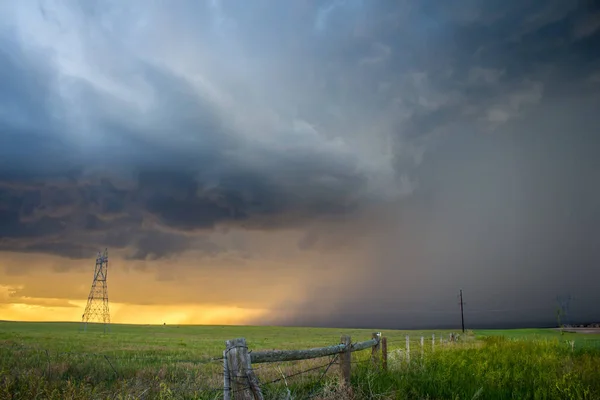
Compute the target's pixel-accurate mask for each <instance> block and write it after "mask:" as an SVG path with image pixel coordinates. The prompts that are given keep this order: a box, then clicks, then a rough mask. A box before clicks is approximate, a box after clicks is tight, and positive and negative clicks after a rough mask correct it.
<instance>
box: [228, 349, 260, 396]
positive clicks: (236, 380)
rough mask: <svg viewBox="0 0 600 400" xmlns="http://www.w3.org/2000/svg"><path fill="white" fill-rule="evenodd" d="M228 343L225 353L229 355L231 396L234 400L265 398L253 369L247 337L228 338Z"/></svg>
mask: <svg viewBox="0 0 600 400" xmlns="http://www.w3.org/2000/svg"><path fill="white" fill-rule="evenodd" d="M226 345H227V349H226V350H225V353H226V355H227V369H228V371H229V381H230V382H229V383H230V385H229V386H230V388H231V389H230V390H229V392H230V394H231V397H230V398H231V399H233V400H263V395H262V391H261V390H260V386H259V385H258V379H257V378H256V375H255V374H254V371H252V365H251V363H250V356H249V355H248V346H246V339H244V338H238V339H233V340H228V341H227V342H226ZM232 376H233V379H232ZM231 383H233V384H231Z"/></svg>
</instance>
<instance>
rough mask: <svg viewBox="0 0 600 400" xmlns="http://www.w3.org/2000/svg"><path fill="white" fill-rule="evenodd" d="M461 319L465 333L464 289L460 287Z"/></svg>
mask: <svg viewBox="0 0 600 400" xmlns="http://www.w3.org/2000/svg"><path fill="white" fill-rule="evenodd" d="M460 321H461V323H462V332H463V333H465V313H464V312H463V298H462V289H460Z"/></svg>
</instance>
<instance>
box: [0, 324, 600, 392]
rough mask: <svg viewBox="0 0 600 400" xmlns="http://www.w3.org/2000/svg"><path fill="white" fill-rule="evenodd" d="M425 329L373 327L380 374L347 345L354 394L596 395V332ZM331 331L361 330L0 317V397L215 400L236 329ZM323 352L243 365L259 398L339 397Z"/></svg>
mask: <svg viewBox="0 0 600 400" xmlns="http://www.w3.org/2000/svg"><path fill="white" fill-rule="evenodd" d="M432 333H433V332H432V331H422V332H417V331H383V334H384V336H386V337H387V338H388V343H389V353H390V354H389V370H388V372H385V373H384V372H381V371H376V370H374V369H373V368H372V367H371V366H370V364H369V363H368V362H365V361H367V360H368V356H369V351H368V350H367V351H363V352H357V353H353V366H352V368H353V370H352V391H353V396H354V398H356V399H375V398H377V399H453V400H455V399H473V398H479V399H600V336H599V335H582V334H564V335H560V333H558V332H555V331H553V330H543V329H538V330H511V331H478V332H476V335H475V337H474V338H473V337H470V338H468V339H469V340H464V341H461V342H459V343H456V344H452V345H449V344H445V345H443V346H440V344H439V336H440V333H443V334H444V336H445V337H446V339H447V334H448V332H440V331H435V334H436V343H435V344H433V343H432V341H431V334H432ZM342 334H349V335H351V336H352V339H353V341H363V340H367V339H369V338H370V336H371V330H352V329H350V330H347V329H316V328H315V329H313V328H276V327H222V326H206V327H200V326H182V327H177V326H127V325H113V326H112V329H111V332H110V333H109V334H103V333H102V331H101V330H98V329H97V328H96V329H92V330H90V331H88V332H81V331H80V326H79V324H70V323H12V322H0V398H1V399H33V398H38V399H134V398H147V399H154V398H159V399H194V398H195V399H219V398H222V385H223V377H222V364H221V360H220V358H221V356H222V352H223V350H224V341H225V340H227V339H232V338H235V337H245V338H246V339H247V341H248V345H249V347H250V349H251V350H265V349H300V348H310V347H318V346H326V345H331V344H335V343H337V342H338V341H339V337H340V336H341V335H342ZM407 334H408V335H410V349H411V351H410V362H408V361H407V356H406V351H405V346H406V340H405V335H407ZM421 336H424V338H425V342H424V346H423V349H422V350H421V346H420V337H421ZM465 339H467V338H465ZM331 361H332V360H330V359H329V358H325V359H318V360H307V361H299V362H292V363H281V364H259V365H256V366H255V367H256V372H257V375H258V377H259V380H260V382H261V383H263V384H264V385H263V390H264V393H265V396H266V397H267V398H281V399H283V398H285V396H286V394H287V393H288V390H289V392H290V393H291V395H292V398H295V399H305V398H314V399H319V398H321V399H324V398H327V399H343V398H349V397H350V396H349V395H347V394H346V393H345V392H342V391H341V389H340V385H339V382H338V375H337V371H338V369H337V366H336V365H334V364H333V365H331V367H329V368H328V366H329V365H330V364H331ZM306 370H310V371H309V372H306V373H301V372H303V371H306ZM284 378H285V379H284ZM275 380H278V382H274V383H269V382H271V381H275Z"/></svg>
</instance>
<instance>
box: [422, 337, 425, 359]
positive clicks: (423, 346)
mask: <svg viewBox="0 0 600 400" xmlns="http://www.w3.org/2000/svg"><path fill="white" fill-rule="evenodd" d="M424 353H425V338H424V337H423V336H421V358H423V355H424Z"/></svg>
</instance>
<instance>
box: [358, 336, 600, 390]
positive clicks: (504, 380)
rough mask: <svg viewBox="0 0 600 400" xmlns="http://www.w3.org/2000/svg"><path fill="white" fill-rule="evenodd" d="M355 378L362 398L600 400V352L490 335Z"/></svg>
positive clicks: (359, 374) (362, 371) (544, 341)
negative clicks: (387, 369) (386, 370)
mask: <svg viewBox="0 0 600 400" xmlns="http://www.w3.org/2000/svg"><path fill="white" fill-rule="evenodd" d="M355 372H356V373H354V374H353V384H354V386H355V388H356V393H357V397H358V398H386V399H407V398H408V399H453V400H457V399H474V398H479V399H490V400H492V399H498V400H499V399H600V351H598V350H597V349H595V348H589V347H588V348H584V349H579V350H578V349H577V348H575V349H573V348H572V347H571V346H570V345H569V344H567V343H563V342H560V341H558V340H522V339H512V340H511V339H507V338H504V337H490V338H486V339H483V340H482V341H478V342H476V343H474V344H467V345H456V346H449V347H447V348H445V349H441V350H438V351H435V352H426V353H425V356H424V357H423V358H420V357H413V359H412V361H411V363H410V364H407V363H404V362H399V361H396V362H394V363H393V364H392V365H391V366H390V369H389V371H388V372H387V373H374V372H373V371H372V370H369V369H367V368H362V369H361V370H358V371H355Z"/></svg>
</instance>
